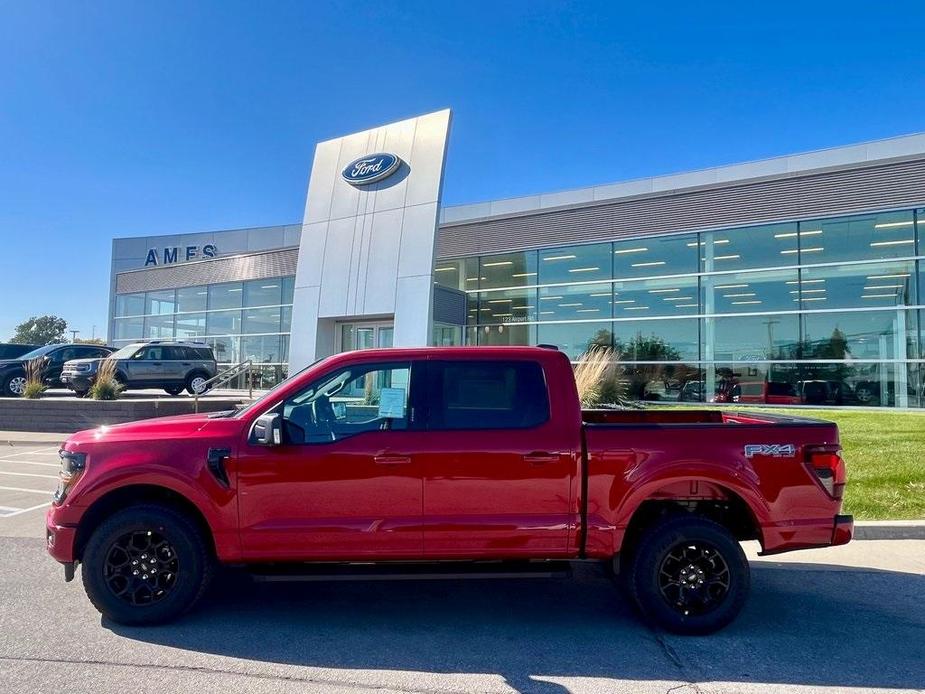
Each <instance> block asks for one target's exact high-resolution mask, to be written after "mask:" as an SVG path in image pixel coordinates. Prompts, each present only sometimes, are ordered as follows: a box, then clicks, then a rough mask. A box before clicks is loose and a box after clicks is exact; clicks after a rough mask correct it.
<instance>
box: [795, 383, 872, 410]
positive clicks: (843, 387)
mask: <svg viewBox="0 0 925 694" xmlns="http://www.w3.org/2000/svg"><path fill="white" fill-rule="evenodd" d="M797 392H798V393H799V394H800V400H801V401H802V403H803V404H804V405H853V404H855V402H856V401H857V397H856V396H855V394H854V393H853V392H852V390H851V387H850V386H849V385H848V384H847V383H841V382H839V381H822V380H814V381H799V382H797Z"/></svg>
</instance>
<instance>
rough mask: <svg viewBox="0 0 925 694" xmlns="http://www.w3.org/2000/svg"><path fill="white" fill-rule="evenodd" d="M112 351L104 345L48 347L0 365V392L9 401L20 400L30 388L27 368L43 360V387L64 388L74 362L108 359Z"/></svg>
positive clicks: (5, 361)
mask: <svg viewBox="0 0 925 694" xmlns="http://www.w3.org/2000/svg"><path fill="white" fill-rule="evenodd" d="M111 353H112V348H110V347H102V346H100V345H85V344H64V345H45V346H44V347H38V348H37V349H34V350H32V351H31V352H26V353H25V354H23V355H21V356H19V357H17V358H16V359H4V360H3V361H0V390H2V394H3V395H5V396H7V397H19V396H20V395H22V393H23V391H24V390H25V388H26V364H27V363H28V362H30V361H32V360H33V359H42V376H41V377H42V383H44V384H45V385H46V386H48V387H49V388H55V387H61V385H62V383H61V371H62V370H63V368H64V364H65V362H67V361H69V360H71V359H80V358H99V357H106V356H108V355H109V354H111Z"/></svg>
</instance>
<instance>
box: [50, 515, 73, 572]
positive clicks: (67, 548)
mask: <svg viewBox="0 0 925 694" xmlns="http://www.w3.org/2000/svg"><path fill="white" fill-rule="evenodd" d="M56 511H57V508H56V507H55V506H52V507H51V508H49V509H48V511H47V512H46V513H45V548H46V549H47V550H48V554H49V555H51V558H52V559H54V560H55V561H59V562H61V563H62V564H71V563H73V562H74V549H75V541H76V539H77V528H75V527H73V526H69V525H58V524H57V523H56V522H55V513H56Z"/></svg>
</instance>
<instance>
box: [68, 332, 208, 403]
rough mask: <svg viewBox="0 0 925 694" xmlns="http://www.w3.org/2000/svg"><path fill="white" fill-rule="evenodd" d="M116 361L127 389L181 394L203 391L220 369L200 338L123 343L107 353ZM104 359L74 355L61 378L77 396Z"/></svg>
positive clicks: (85, 387) (88, 383) (82, 392)
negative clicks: (179, 340) (80, 357)
mask: <svg viewBox="0 0 925 694" xmlns="http://www.w3.org/2000/svg"><path fill="white" fill-rule="evenodd" d="M108 358H109V359H112V360H114V361H115V362H116V380H118V381H119V382H120V383H121V384H122V385H124V386H125V388H126V389H132V390H137V389H144V388H163V389H164V390H165V391H167V392H168V393H169V394H170V395H179V394H180V393H181V392H182V391H183V389H184V388H185V389H186V390H187V391H188V392H189V394H190V395H197V394H200V393H204V392H205V391H206V390H207V389H208V387H207V386H206V382H207V381H208V380H209V379H211V378H213V377H214V376H215V375H216V374H217V373H218V366H217V365H216V363H215V355H214V354H213V353H212V348H211V347H209V346H208V345H205V344H203V343H201V342H177V341H175V340H151V341H149V342H136V343H133V344H130V345H126V346H125V347H122V348H121V349H120V350H119V351H118V352H115V353H113V354H112V355H110V356H109V357H108ZM102 361H103V360H102V359H75V360H73V361H69V362H68V363H67V364H65V365H64V371H63V372H62V374H61V380H62V381H63V382H64V384H65V385H67V387H68V388H70V389H71V390H73V391H74V392H75V393H76V394H77V396H78V397H82V396H84V395H86V394H87V391H88V390H90V386H92V385H93V381H94V380H96V374H97V371H98V370H99V367H100V363H102Z"/></svg>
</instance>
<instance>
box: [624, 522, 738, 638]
mask: <svg viewBox="0 0 925 694" xmlns="http://www.w3.org/2000/svg"><path fill="white" fill-rule="evenodd" d="M688 552H689V556H691V557H697V556H698V555H700V554H701V553H703V552H705V553H706V554H705V555H702V556H705V557H710V556H712V557H713V558H712V560H709V559H704V558H701V559H699V560H697V559H694V560H693V561H691V562H690V563H688V564H687V566H695V567H697V568H695V569H694V570H693V571H690V572H686V571H684V566H683V564H684V563H685V562H687V561H688V559H687V555H686V554H685V553H688ZM714 552H715V553H716V555H718V558H717V556H716V555H713V554H711V553H714ZM679 553H680V554H681V555H685V558H684V562H677V561H675V560H674V559H673V558H672V557H674V556H678V554H679ZM698 562H699V566H698ZM675 565H677V566H680V568H681V570H680V571H679V572H678V574H679V576H680V577H681V578H682V579H684V580H690V581H691V584H690V585H691V586H692V587H691V588H687V587H685V589H684V591H689V592H682V591H677V594H678V595H682V596H683V595H687V596H688V597H691V596H703V595H705V593H703V592H702V591H704V590H708V589H709V588H710V585H711V584H713V585H714V586H715V588H717V593H718V592H719V589H720V588H721V584H722V582H723V581H725V582H726V584H727V587H726V589H725V591H723V592H722V597H719V598H715V599H714V598H712V597H711V598H709V602H708V605H707V607H703V606H702V605H701V606H698V607H697V608H690V606H689V605H683V606H682V605H681V604H680V601H679V600H672V599H671V598H670V597H669V595H670V596H672V597H673V596H674V593H675V584H669V585H665V584H666V582H669V581H671V580H672V579H673V578H674V571H673V566H675ZM717 566H718V567H720V568H719V569H717V568H715V567H717ZM701 567H703V570H704V574H703V575H704V577H707V576H709V575H710V574H711V573H712V574H714V578H713V579H710V578H703V580H704V581H705V583H704V586H703V587H699V586H698V585H697V581H698V580H701V579H700V578H698V577H696V575H697V574H699V573H700V570H701ZM665 569H668V570H667V571H665ZM629 572H630V574H629V576H628V577H627V579H628V580H627V586H628V589H629V592H630V595H631V596H632V598H633V601H634V602H635V603H636V605H637V607H638V608H639V610H640V611H641V612H642V615H643V617H644V618H645V619H646V620H648V621H649V622H651V623H653V624H655V625H657V626H659V627H661V628H662V629H665V630H666V631H670V632H674V633H676V634H710V633H712V632H715V631H718V630H719V629H722V628H723V627H725V626H726V625H728V624H729V623H730V622H731V621H732V620H733V619H735V617H736V616H737V615H738V614H739V612H740V611H741V609H742V607H743V605H744V604H745V600H746V598H747V597H748V590H749V582H750V574H749V566H748V559H746V557H745V552H743V551H742V547H741V545H739V543H738V542H737V541H736V539H735V537H733V535H732V533H730V532H729V530H727V529H726V528H725V527H723V526H722V525H720V524H719V523H714V522H713V521H710V520H707V519H705V518H700V517H697V516H691V515H688V514H685V515H681V516H670V517H667V518H664V519H662V520H660V521H658V522H657V523H655V524H654V525H652V526H651V527H650V528H648V529H647V530H646V531H645V532H644V533H643V534H642V536H641V537H640V539H639V543H638V545H636V551H635V553H634V556H633V559H632V563H631V566H630V567H629ZM669 576H671V578H669ZM722 576H725V578H719V577H722ZM685 585H687V584H685ZM666 592H667V593H668V595H666ZM695 599H696V598H695ZM686 610H687V611H688V613H687V614H685V611H686ZM701 610H704V611H701Z"/></svg>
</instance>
